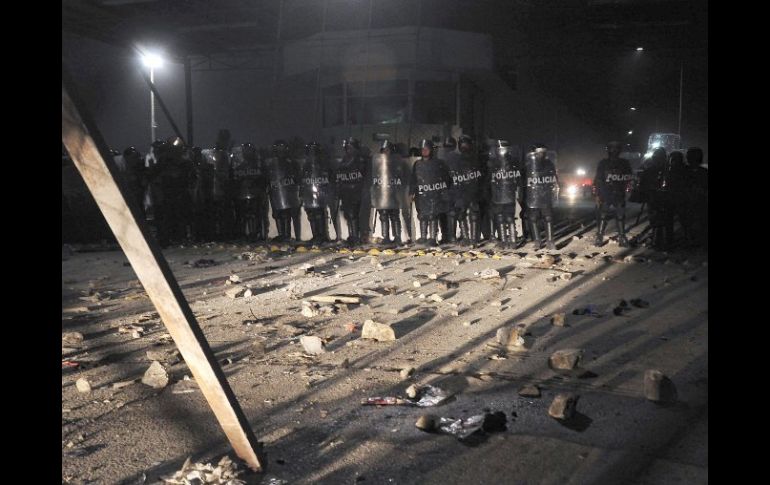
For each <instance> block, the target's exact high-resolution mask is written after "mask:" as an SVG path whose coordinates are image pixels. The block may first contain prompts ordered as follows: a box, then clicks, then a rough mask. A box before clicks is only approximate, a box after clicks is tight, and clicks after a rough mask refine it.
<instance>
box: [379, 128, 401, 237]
mask: <svg viewBox="0 0 770 485" xmlns="http://www.w3.org/2000/svg"><path fill="white" fill-rule="evenodd" d="M405 169H406V161H405V160H404V159H403V158H401V156H400V155H399V154H398V153H394V150H393V145H392V144H391V143H390V142H389V141H387V140H385V141H384V142H383V143H382V146H381V147H380V153H379V154H377V155H372V164H371V170H370V173H371V174H372V175H371V182H372V185H371V188H370V194H371V203H372V207H373V208H374V209H376V210H377V214H378V215H379V217H380V223H381V225H382V239H383V242H385V243H390V242H391V238H390V229H391V227H392V228H393V240H392V241H394V242H395V243H396V244H401V216H400V214H399V210H402V209H404V207H405V204H404V202H405V197H404V193H405V192H406V190H407V176H406V173H407V172H406V171H405Z"/></svg>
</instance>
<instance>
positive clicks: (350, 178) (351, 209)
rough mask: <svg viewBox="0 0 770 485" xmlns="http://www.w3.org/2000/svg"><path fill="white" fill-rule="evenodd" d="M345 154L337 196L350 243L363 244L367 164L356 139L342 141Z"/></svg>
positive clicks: (337, 177)
mask: <svg viewBox="0 0 770 485" xmlns="http://www.w3.org/2000/svg"><path fill="white" fill-rule="evenodd" d="M342 148H343V150H344V151H345V154H344V155H343V156H342V160H341V161H340V164H339V167H337V171H336V174H335V175H336V183H337V196H338V198H339V201H340V204H341V205H342V214H343V215H344V216H345V222H347V225H348V242H349V243H350V244H357V243H359V242H361V218H360V214H361V200H362V194H363V191H364V186H365V184H366V179H365V178H364V171H365V170H366V169H365V166H364V165H365V164H364V160H363V158H362V157H361V153H360V144H359V142H358V140H356V139H355V138H348V139H345V140H343V141H342Z"/></svg>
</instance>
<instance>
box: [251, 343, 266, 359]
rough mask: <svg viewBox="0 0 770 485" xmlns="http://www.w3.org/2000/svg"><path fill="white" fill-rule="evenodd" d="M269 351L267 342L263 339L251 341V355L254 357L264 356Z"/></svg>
mask: <svg viewBox="0 0 770 485" xmlns="http://www.w3.org/2000/svg"><path fill="white" fill-rule="evenodd" d="M266 353H267V349H266V348H265V343H264V342H262V341H261V340H255V341H253V342H252V343H251V355H252V357H262V356H264V355H265V354H266Z"/></svg>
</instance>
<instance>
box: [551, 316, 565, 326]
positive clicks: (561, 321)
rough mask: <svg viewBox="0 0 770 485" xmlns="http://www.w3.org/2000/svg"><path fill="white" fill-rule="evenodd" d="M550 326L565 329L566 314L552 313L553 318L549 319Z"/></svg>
mask: <svg viewBox="0 0 770 485" xmlns="http://www.w3.org/2000/svg"><path fill="white" fill-rule="evenodd" d="M551 324H553V325H554V326H555V327H566V326H567V314H566V313H554V314H553V317H551Z"/></svg>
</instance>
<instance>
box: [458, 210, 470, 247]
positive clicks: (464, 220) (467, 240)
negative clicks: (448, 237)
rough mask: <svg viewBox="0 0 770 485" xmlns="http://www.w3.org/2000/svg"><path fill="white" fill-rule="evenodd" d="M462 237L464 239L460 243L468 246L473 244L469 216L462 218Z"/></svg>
mask: <svg viewBox="0 0 770 485" xmlns="http://www.w3.org/2000/svg"><path fill="white" fill-rule="evenodd" d="M460 238H461V239H462V242H461V243H460V244H462V245H463V246H468V245H470V244H471V235H470V232H469V231H468V218H467V217H463V218H462V219H460Z"/></svg>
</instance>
